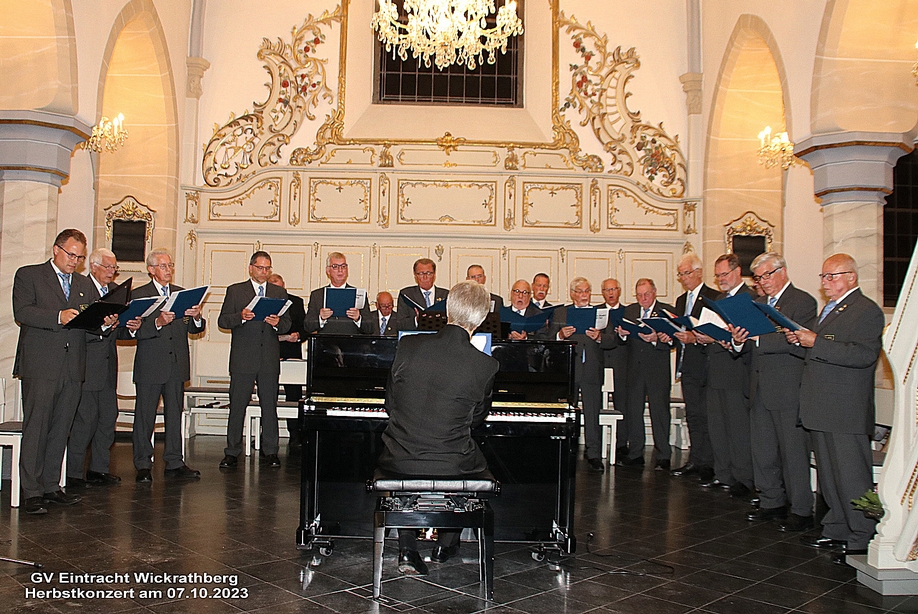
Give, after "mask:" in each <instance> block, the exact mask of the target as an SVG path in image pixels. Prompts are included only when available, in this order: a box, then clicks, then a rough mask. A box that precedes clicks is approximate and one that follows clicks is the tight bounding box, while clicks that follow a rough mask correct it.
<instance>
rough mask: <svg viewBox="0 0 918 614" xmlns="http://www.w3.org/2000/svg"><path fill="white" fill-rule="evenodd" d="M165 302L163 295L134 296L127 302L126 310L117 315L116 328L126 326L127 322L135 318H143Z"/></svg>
mask: <svg viewBox="0 0 918 614" xmlns="http://www.w3.org/2000/svg"><path fill="white" fill-rule="evenodd" d="M165 302H166V297H165V296H148V297H146V298H135V299H134V300H133V301H131V302H130V303H128V306H127V310H126V311H124V312H123V313H122V314H121V315H119V316H118V328H122V327H124V326H127V323H128V322H130V321H131V320H136V319H137V318H145V317H147V316H148V315H150V314H151V313H153V312H154V311H156V309H157V308H158V307H159V306H160V305H162V304H163V303H165Z"/></svg>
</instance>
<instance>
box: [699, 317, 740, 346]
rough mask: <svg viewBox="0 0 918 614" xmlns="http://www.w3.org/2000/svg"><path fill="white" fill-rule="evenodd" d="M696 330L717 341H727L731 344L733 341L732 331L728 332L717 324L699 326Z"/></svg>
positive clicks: (708, 323)
mask: <svg viewBox="0 0 918 614" xmlns="http://www.w3.org/2000/svg"><path fill="white" fill-rule="evenodd" d="M694 330H697V331H698V332H701V333H704V334H705V335H707V336H708V337H710V338H712V339H716V340H717V341H726V342H728V343H729V342H730V341H731V340H732V339H733V335H731V334H730V331H728V330H727V329H726V328H721V327H720V326H718V325H717V324H711V323H710V322H707V323H705V324H697V325H696V326H695V329H694Z"/></svg>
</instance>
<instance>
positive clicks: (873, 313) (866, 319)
mask: <svg viewBox="0 0 918 614" xmlns="http://www.w3.org/2000/svg"><path fill="white" fill-rule="evenodd" d="M820 277H821V278H822V288H823V290H824V291H825V293H826V296H827V297H828V298H829V303H828V304H827V305H826V306H825V308H824V309H823V310H822V313H821V315H820V317H819V318H818V319H813V320H812V321H811V322H809V323H808V326H809V329H802V330H798V331H796V332H791V331H788V332H787V334H786V335H787V340H788V341H789V342H790V343H799V344H800V346H801V347H802V348H804V349H805V352H806V353H805V362H804V366H803V378H802V381H801V383H800V420H801V421H802V422H803V427H804V428H805V429H807V430H808V431H809V432H810V434H811V435H812V439H813V448H814V449H815V452H816V474H817V476H818V479H819V491H820V492H821V493H822V496H823V498H824V499H825V501H826V505H828V507H829V511H828V512H826V515H825V516H824V517H823V519H822V533H821V534H820V535H814V536H804V543H806V544H807V545H810V546H815V547H822V548H825V547H832V548H835V550H836V551H835V553H834V555H833V561H834V562H835V563H839V564H844V563H845V556H846V555H848V554H866V552H867V544H868V542H870V539H871V538H872V537H873V533H874V530H875V526H876V522H875V521H874V520H872V519H870V518H867V517H866V516H864V514H863V513H862V512H861V511H860V510H856V509H854V508H853V507H852V506H851V500H852V499H857V498H859V497H861V496H862V495H863V494H864V493H865V492H867V491H868V490H872V489H873V471H872V469H873V454H872V452H871V450H870V438H869V434H870V433H872V432H873V428H874V373H875V371H876V365H877V360H878V358H879V356H880V350H881V349H882V342H883V327H884V325H885V323H886V320H885V317H884V316H883V310H882V309H880V307H879V306H878V305H877V304H876V303H874V302H873V301H872V300H870V299H869V298H867V297H866V296H864V294H863V293H862V292H861V290H860V288H859V287H858V282H857V263H855V261H854V258H852V257H851V256H849V255H848V254H835V255H833V256H830V257H829V258H828V259H826V261H825V262H824V263H823V265H822V274H821V275H820ZM798 323H799V322H798ZM791 347H793V346H791Z"/></svg>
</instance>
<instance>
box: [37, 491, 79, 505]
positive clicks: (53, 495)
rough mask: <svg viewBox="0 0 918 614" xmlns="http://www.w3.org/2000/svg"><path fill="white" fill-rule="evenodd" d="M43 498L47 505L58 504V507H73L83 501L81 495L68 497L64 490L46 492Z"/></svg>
mask: <svg viewBox="0 0 918 614" xmlns="http://www.w3.org/2000/svg"><path fill="white" fill-rule="evenodd" d="M41 498H42V501H44V502H45V503H56V504H57V505H73V504H74V503H79V502H80V501H82V500H83V497H81V496H80V495H68V494H67V493H65V492H64V491H63V490H57V491H55V492H46V493H45V494H44V495H42V497H41Z"/></svg>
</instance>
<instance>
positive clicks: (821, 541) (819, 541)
mask: <svg viewBox="0 0 918 614" xmlns="http://www.w3.org/2000/svg"><path fill="white" fill-rule="evenodd" d="M800 543H801V544H803V545H804V546H809V547H810V548H825V549H829V548H835V549H841V548H847V546H848V542H846V541H845V540H843V539H832V538H831V537H825V536H824V535H804V536H802V537H801V538H800Z"/></svg>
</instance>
